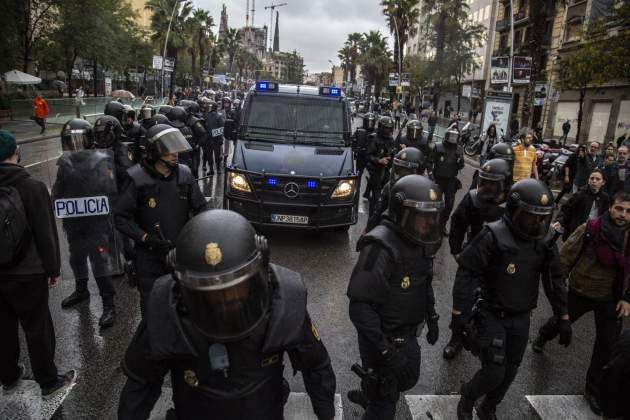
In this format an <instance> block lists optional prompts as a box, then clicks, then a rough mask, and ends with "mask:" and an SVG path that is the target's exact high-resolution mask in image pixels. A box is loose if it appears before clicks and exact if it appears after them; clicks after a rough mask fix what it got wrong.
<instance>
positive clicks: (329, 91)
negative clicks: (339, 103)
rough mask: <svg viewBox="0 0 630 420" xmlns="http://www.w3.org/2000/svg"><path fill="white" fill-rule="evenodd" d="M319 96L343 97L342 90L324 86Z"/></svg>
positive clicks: (320, 89)
mask: <svg viewBox="0 0 630 420" xmlns="http://www.w3.org/2000/svg"><path fill="white" fill-rule="evenodd" d="M319 94H320V95H322V96H341V88H338V87H328V86H322V87H320V88H319Z"/></svg>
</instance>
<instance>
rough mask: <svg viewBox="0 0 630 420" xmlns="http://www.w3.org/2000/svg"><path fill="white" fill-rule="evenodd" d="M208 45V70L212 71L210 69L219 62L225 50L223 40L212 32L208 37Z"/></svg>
mask: <svg viewBox="0 0 630 420" xmlns="http://www.w3.org/2000/svg"><path fill="white" fill-rule="evenodd" d="M208 45H209V47H210V60H209V61H210V69H209V71H212V69H213V68H216V67H217V66H218V65H219V63H220V62H221V59H222V58H223V54H224V52H225V50H224V48H223V42H220V41H219V36H218V35H214V34H212V33H210V36H209V37H208Z"/></svg>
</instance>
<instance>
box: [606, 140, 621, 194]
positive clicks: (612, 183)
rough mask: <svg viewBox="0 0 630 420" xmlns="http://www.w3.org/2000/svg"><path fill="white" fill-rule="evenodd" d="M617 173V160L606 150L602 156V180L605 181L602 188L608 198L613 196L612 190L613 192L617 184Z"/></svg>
mask: <svg viewBox="0 0 630 420" xmlns="http://www.w3.org/2000/svg"><path fill="white" fill-rule="evenodd" d="M618 172H619V169H618V167H617V158H616V156H615V154H614V153H611V152H610V151H608V150H607V151H606V154H605V155H604V179H605V181H606V185H605V187H604V188H605V190H606V193H607V194H608V195H609V196H613V195H614V192H613V190H615V189H616V188H617V185H618V184H619V180H618Z"/></svg>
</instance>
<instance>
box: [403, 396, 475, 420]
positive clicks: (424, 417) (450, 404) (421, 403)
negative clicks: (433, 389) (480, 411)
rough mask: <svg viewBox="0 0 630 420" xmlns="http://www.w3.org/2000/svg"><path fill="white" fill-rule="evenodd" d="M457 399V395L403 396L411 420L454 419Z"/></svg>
mask: <svg viewBox="0 0 630 420" xmlns="http://www.w3.org/2000/svg"><path fill="white" fill-rule="evenodd" d="M459 398H460V396H459V395H405V400H406V401H407V406H409V411H410V412H411V418H412V419H413V420H428V419H430V420H453V419H456V418H457V403H458V402H459ZM475 418H477V416H476V415H475Z"/></svg>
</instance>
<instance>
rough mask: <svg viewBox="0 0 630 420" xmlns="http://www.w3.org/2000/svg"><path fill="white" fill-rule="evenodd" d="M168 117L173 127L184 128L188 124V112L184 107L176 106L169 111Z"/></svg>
mask: <svg viewBox="0 0 630 420" xmlns="http://www.w3.org/2000/svg"><path fill="white" fill-rule="evenodd" d="M166 118H168V119H169V121H170V122H171V125H172V126H173V127H176V128H182V127H184V126H185V125H186V120H187V119H188V114H187V113H186V110H185V109H184V108H183V107H181V106H174V107H172V108H171V109H170V110H169V111H168V113H167V114H166Z"/></svg>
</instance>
